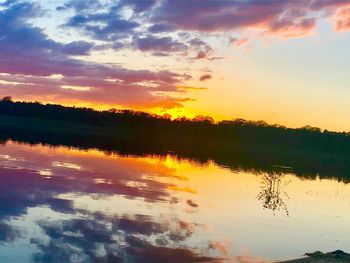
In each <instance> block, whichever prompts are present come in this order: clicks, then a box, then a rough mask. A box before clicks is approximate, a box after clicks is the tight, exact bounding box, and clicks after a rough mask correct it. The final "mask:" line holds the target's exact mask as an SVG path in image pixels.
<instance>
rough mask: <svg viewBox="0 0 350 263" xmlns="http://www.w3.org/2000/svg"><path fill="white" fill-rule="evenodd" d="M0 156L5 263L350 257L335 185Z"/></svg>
mask: <svg viewBox="0 0 350 263" xmlns="http://www.w3.org/2000/svg"><path fill="white" fill-rule="evenodd" d="M0 152H1V154H0V262H42V263H46V262H68V263H69V262H127V263H129V262H130V263H133V262H146V263H147V262H152V263H153V262H170V263H171V262H176V263H182V262H184V263H185V262H205V261H207V262H265V260H264V258H268V259H285V258H293V257H296V256H299V255H302V254H303V253H304V252H305V251H314V250H327V251H330V250H335V249H338V248H339V249H343V250H349V247H348V244H349V243H350V238H349V235H346V231H344V229H346V227H347V222H348V220H350V187H349V186H348V185H347V184H344V183H340V182H337V181H334V180H319V179H316V180H308V179H300V178H299V177H296V176H295V175H293V174H291V173H290V171H289V170H288V171H287V172H285V173H276V172H274V173H273V172H270V173H263V174H254V173H248V172H242V171H241V170H240V169H237V170H235V172H234V173H233V172H232V170H231V169H227V168H222V167H218V166H217V165H216V164H214V163H213V162H207V163H206V164H203V163H202V164H198V163H194V162H191V161H189V160H178V159H176V158H174V157H172V156H169V155H166V156H158V157H151V156H148V157H147V156H143V157H137V156H120V155H117V154H105V153H103V152H100V151H97V150H88V151H82V150H77V149H69V148H66V147H56V148H53V147H49V146H42V145H36V146H30V145H28V144H19V143H15V142H11V141H10V142H8V143H6V145H0ZM287 184H288V187H286V186H287ZM287 188H288V189H287ZM286 190H288V195H289V196H290V199H289V196H288V195H287V194H286V192H285V191H286ZM259 191H260V194H259V195H258V200H257V198H256V197H257V193H259ZM261 202H262V204H261ZM287 203H288V208H287ZM262 206H263V208H266V209H261V208H262ZM289 209H291V211H293V213H291V215H290V216H289V217H286V216H285V214H286V213H287V215H289ZM270 210H272V211H273V213H271V212H270ZM278 211H280V212H283V213H278ZM310 211H312V213H311V212H310ZM325 226H331V227H325ZM334 240H337V241H336V242H335V241H334ZM287 241H288V242H287Z"/></svg>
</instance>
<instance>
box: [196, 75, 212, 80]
mask: <svg viewBox="0 0 350 263" xmlns="http://www.w3.org/2000/svg"><path fill="white" fill-rule="evenodd" d="M212 77H213V76H212V75H210V74H205V75H202V76H201V77H200V78H199V80H200V81H205V80H209V79H211V78H212Z"/></svg>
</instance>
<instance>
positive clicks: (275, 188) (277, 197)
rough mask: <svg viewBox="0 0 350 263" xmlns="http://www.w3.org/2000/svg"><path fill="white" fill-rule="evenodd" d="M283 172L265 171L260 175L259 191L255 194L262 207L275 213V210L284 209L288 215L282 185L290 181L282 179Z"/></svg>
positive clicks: (287, 197) (286, 195)
mask: <svg viewBox="0 0 350 263" xmlns="http://www.w3.org/2000/svg"><path fill="white" fill-rule="evenodd" d="M284 177H285V174H282V173H266V174H262V175H261V186H260V188H261V191H260V193H259V195H258V196H257V198H258V200H260V201H262V203H263V208H264V209H270V210H272V211H273V213H274V214H275V213H276V211H281V210H283V211H285V213H286V215H287V216H289V211H288V206H287V204H286V203H285V202H284V200H285V199H289V196H288V194H287V192H286V191H285V190H284V187H285V186H286V185H288V184H289V183H290V181H283V178H284Z"/></svg>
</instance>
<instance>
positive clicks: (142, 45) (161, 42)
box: [133, 36, 187, 53]
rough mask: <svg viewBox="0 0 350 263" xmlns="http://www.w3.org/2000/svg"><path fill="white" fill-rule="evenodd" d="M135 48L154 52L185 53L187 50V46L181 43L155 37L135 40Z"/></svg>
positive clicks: (136, 38) (168, 38)
mask: <svg viewBox="0 0 350 263" xmlns="http://www.w3.org/2000/svg"><path fill="white" fill-rule="evenodd" d="M133 43H134V46H135V48H137V49H139V50H141V51H153V52H163V53H164V52H183V51H185V50H186V49H187V46H186V45H185V44H183V43H181V42H179V41H176V40H174V39H173V38H171V37H161V38H158V37H153V36H147V37H142V38H138V37H135V38H134V41H133Z"/></svg>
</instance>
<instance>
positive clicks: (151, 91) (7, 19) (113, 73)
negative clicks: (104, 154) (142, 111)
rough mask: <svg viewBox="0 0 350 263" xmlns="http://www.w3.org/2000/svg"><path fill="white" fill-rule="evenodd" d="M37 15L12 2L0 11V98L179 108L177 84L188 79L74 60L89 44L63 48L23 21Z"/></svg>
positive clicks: (28, 7)
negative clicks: (11, 97) (48, 99)
mask: <svg viewBox="0 0 350 263" xmlns="http://www.w3.org/2000/svg"><path fill="white" fill-rule="evenodd" d="M41 14H42V10H41V9H40V7H39V6H38V5H35V4H32V3H24V2H16V1H12V2H11V3H10V2H9V3H7V5H6V8H5V9H3V10H1V11H0V23H1V25H2V27H1V28H0V73H2V74H1V75H0V82H1V84H0V93H1V95H12V96H14V97H15V98H22V99H35V100H36V99H38V98H52V99H54V100H56V101H65V100H72V101H80V102H92V103H99V104H118V105H122V106H133V107H162V106H164V107H169V105H172V106H174V107H180V106H181V102H182V101H184V98H181V97H179V95H181V94H183V91H182V90H178V89H177V86H178V85H179V84H181V83H182V81H184V80H186V79H188V76H187V75H181V74H177V73H173V72H170V71H166V70H163V71H158V72H153V71H150V70H130V69H125V68H122V67H118V66H108V65H103V64H99V63H92V62H86V61H83V60H79V59H77V58H73V57H72V56H80V55H88V54H89V53H90V51H91V50H92V48H93V44H92V43H89V42H85V41H75V42H71V43H68V44H63V43H60V42H56V41H54V40H52V39H50V38H49V37H48V36H47V35H46V34H45V33H43V31H42V30H41V29H39V28H37V27H34V26H32V25H31V24H30V23H29V22H28V21H29V19H32V18H36V17H38V16H40V15H41ZM8 74H10V75H8ZM53 75H56V76H57V75H58V76H59V77H58V78H52V77H51V76H53ZM171 94H172V95H171ZM176 94H177V95H176Z"/></svg>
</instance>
